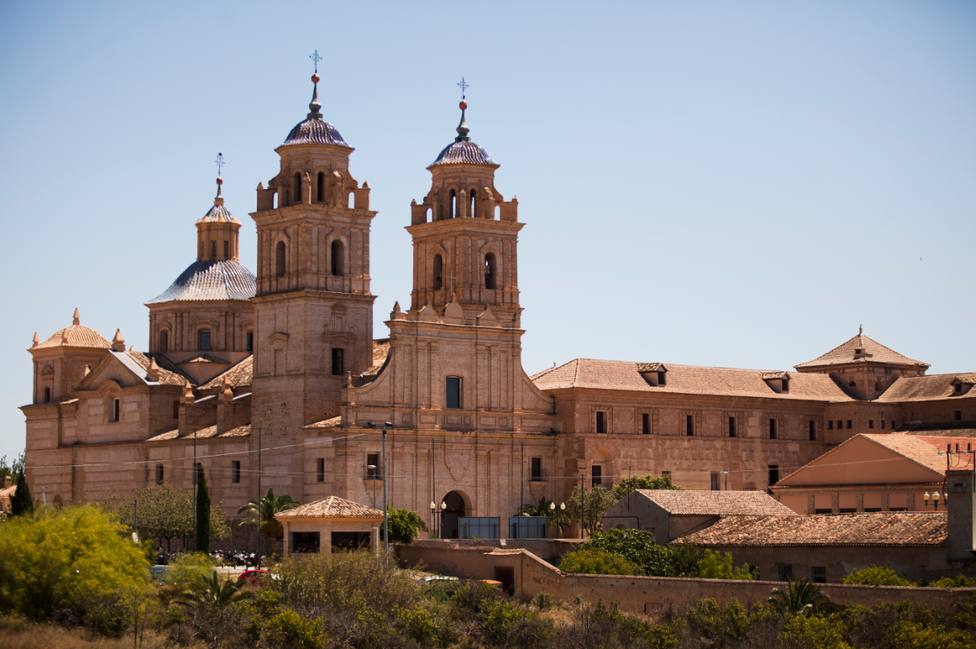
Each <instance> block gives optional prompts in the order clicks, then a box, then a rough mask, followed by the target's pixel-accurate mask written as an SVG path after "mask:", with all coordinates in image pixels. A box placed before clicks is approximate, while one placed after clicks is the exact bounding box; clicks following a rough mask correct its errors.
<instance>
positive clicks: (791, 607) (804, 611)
mask: <svg viewBox="0 0 976 649" xmlns="http://www.w3.org/2000/svg"><path fill="white" fill-rule="evenodd" d="M767 601H768V602H769V603H770V604H771V605H772V606H773V608H775V609H776V610H778V611H779V612H780V613H783V614H793V615H809V614H811V613H813V612H815V611H816V610H817V609H819V608H823V607H824V606H825V605H826V604H827V603H828V602H829V600H828V599H827V596H826V595H824V594H823V593H822V592H821V591H820V589H819V588H818V587H817V586H816V585H814V584H813V583H811V582H809V581H807V580H806V579H801V580H800V581H791V582H788V583H787V584H786V588H785V589H781V588H774V589H773V592H772V593H771V594H770V596H769V599H768V600H767Z"/></svg>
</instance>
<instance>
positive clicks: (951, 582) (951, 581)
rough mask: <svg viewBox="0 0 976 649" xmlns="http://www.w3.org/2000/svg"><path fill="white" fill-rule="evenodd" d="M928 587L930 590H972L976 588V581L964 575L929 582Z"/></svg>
mask: <svg viewBox="0 0 976 649" xmlns="http://www.w3.org/2000/svg"><path fill="white" fill-rule="evenodd" d="M929 586H931V587H932V588H972V587H973V586H976V579H973V578H972V577H968V576H966V575H953V576H952V577H942V578H940V579H936V580H935V581H932V582H929Z"/></svg>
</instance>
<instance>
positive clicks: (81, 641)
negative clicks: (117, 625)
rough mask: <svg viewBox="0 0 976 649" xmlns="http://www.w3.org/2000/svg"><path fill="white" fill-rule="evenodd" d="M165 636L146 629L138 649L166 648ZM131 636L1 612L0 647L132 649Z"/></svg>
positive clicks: (7, 648)
mask: <svg viewBox="0 0 976 649" xmlns="http://www.w3.org/2000/svg"><path fill="white" fill-rule="evenodd" d="M170 646H172V645H170V644H169V643H168V642H167V640H166V638H164V637H163V636H161V635H159V634H157V633H154V632H151V631H150V632H147V633H146V635H145V637H144V638H143V642H142V643H141V644H140V645H139V647H140V648H141V649H166V648H167V647H170ZM132 647H133V642H132V636H131V635H128V636H124V637H122V638H99V637H93V636H92V635H91V634H89V633H87V632H86V631H84V630H83V629H66V628H63V627H59V626H54V625H51V624H33V623H31V622H27V621H26V620H24V619H23V618H18V617H9V616H0V649H132Z"/></svg>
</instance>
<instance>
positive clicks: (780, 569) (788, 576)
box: [776, 563, 793, 581]
mask: <svg viewBox="0 0 976 649" xmlns="http://www.w3.org/2000/svg"><path fill="white" fill-rule="evenodd" d="M776 578H777V579H779V580H780V581H793V566H791V565H789V564H788V563H777V564H776Z"/></svg>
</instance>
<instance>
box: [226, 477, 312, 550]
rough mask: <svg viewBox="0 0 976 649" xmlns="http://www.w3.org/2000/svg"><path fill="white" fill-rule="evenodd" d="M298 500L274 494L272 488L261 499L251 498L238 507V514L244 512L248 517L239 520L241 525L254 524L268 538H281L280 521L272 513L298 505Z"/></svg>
mask: <svg viewBox="0 0 976 649" xmlns="http://www.w3.org/2000/svg"><path fill="white" fill-rule="evenodd" d="M298 504H299V503H298V501H296V500H295V499H294V498H292V497H291V496H288V495H281V496H276V495H275V492H274V489H268V493H266V494H265V495H263V496H261V500H251V501H249V502H248V503H247V504H246V505H244V506H243V507H241V508H240V510H239V511H238V512H237V513H238V514H245V515H246V516H247V517H248V518H247V519H245V520H243V521H241V523H240V524H241V525H255V526H257V528H258V529H259V530H261V532H262V533H263V534H264V535H265V536H267V537H268V538H269V539H272V540H273V539H278V538H281V534H282V528H281V523H279V522H278V521H276V520H275V517H274V515H275V514H277V513H279V512H283V511H287V510H289V509H293V508H295V507H298Z"/></svg>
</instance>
